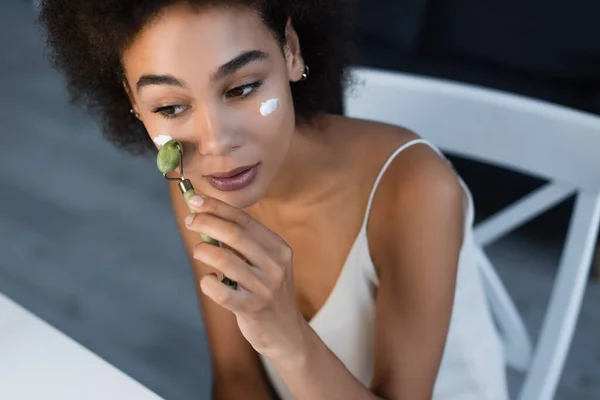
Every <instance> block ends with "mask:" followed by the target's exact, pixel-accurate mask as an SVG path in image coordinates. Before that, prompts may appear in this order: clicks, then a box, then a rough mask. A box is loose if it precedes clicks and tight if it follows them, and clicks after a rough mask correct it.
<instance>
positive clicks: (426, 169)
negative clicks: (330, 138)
mask: <svg viewBox="0 0 600 400" xmlns="http://www.w3.org/2000/svg"><path fill="white" fill-rule="evenodd" d="M339 126H340V127H339V128H338V129H337V131H338V132H340V133H338V134H339V135H340V136H343V137H344V140H349V142H350V143H351V144H350V146H352V147H355V148H357V149H360V151H357V152H354V153H353V154H360V156H361V160H360V161H361V162H362V163H364V164H366V165H367V166H369V167H370V168H367V169H366V171H367V174H368V175H369V177H367V179H371V180H373V179H374V178H375V177H374V176H373V174H375V176H376V175H377V174H378V173H379V171H380V170H381V168H382V167H383V164H384V163H385V162H386V160H387V159H388V158H389V157H390V156H391V155H392V153H393V152H394V151H395V150H397V149H398V148H400V147H402V146H403V145H405V144H409V143H410V142H412V141H415V140H418V139H421V137H420V136H419V135H418V134H416V133H415V132H412V131H411V130H409V129H406V128H403V127H399V126H395V125H390V124H385V123H379V122H374V121H367V120H360V119H352V118H343V119H341V122H340V125H339ZM416 189H418V190H419V193H424V192H423V191H433V192H432V193H428V194H441V193H438V192H447V195H449V196H454V195H456V194H457V193H458V194H461V195H462V188H461V186H460V182H459V179H458V176H457V174H456V172H455V170H454V168H453V167H452V165H451V164H449V163H448V162H447V161H446V159H445V158H443V157H441V156H440V155H439V154H438V153H437V152H436V151H435V150H434V149H433V148H431V147H430V146H428V145H427V144H425V143H415V144H413V145H410V146H408V147H407V148H405V149H404V150H403V151H402V152H401V153H400V154H398V155H397V156H396V157H395V158H394V159H393V161H392V162H391V164H390V165H389V167H388V169H387V171H386V173H385V174H384V176H383V179H382V181H381V183H380V185H379V188H378V193H381V196H379V195H378V196H377V197H378V198H381V199H385V198H388V197H390V196H391V197H393V198H396V199H397V198H398V197H399V196H400V197H402V198H406V200H407V201H410V199H414V200H416V199H415V197H414V194H415V190H416ZM442 200H443V199H442Z"/></svg>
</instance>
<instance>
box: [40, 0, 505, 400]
mask: <svg viewBox="0 0 600 400" xmlns="http://www.w3.org/2000/svg"><path fill="white" fill-rule="evenodd" d="M344 8H345V6H344V4H343V3H342V2H334V1H330V2H328V1H303V2H297V1H296V2H294V1H289V2H286V1H277V0H270V1H267V0H263V1H257V0H255V1H252V0H247V1H243V0H237V1H225V0H223V1H214V0H213V1H208V0H205V1H201V0H197V1H160V0H154V1H144V2H141V1H133V0H130V1H123V0H110V1H108V0H104V1H96V0H87V1H77V2H74V1H71V2H70V1H60V0H47V1H45V2H43V5H42V14H41V20H42V22H43V23H44V25H45V27H46V29H47V32H48V40H49V44H50V46H51V48H52V50H53V60H54V62H55V65H56V66H57V67H58V68H59V69H61V70H63V71H64V72H65V74H66V76H67V78H68V83H69V87H70V89H71V92H72V93H73V96H74V99H75V100H78V101H80V102H81V103H82V104H84V105H87V106H89V107H90V108H91V109H92V110H93V111H95V112H96V113H97V114H98V115H99V116H100V117H101V120H102V122H103V126H104V132H105V134H106V136H107V138H108V139H110V140H111V141H113V142H114V143H115V144H116V145H118V146H119V147H124V148H126V149H128V150H131V151H132V152H141V151H142V152H143V151H146V150H150V149H155V148H158V147H160V146H161V145H162V144H164V139H165V138H170V137H172V138H174V139H177V140H178V141H180V142H181V143H182V144H183V148H184V163H183V168H184V171H185V175H186V177H187V178H189V179H190V180H191V181H192V183H193V185H194V186H195V188H196V190H197V191H198V192H199V193H202V196H196V197H193V198H192V199H191V200H190V206H191V207H192V209H193V211H194V214H190V211H189V210H188V208H187V207H188V206H187V204H186V203H185V201H184V199H183V198H182V196H181V194H180V193H179V192H178V191H177V188H175V187H173V188H172V202H173V208H174V211H175V215H176V218H177V222H178V223H179V227H180V230H181V235H182V238H183V241H184V243H185V246H186V249H187V251H188V252H189V255H190V258H191V259H192V263H193V268H194V271H195V273H196V278H197V279H196V281H197V284H198V288H199V292H200V298H201V305H202V310H203V315H204V319H205V325H206V330H207V334H208V339H209V342H210V347H211V353H212V366H213V371H214V388H213V393H214V398H217V399H228V400H229V399H242V398H243V399H249V398H251V399H267V398H270V394H269V388H270V387H271V385H273V386H274V387H275V389H276V391H277V393H278V395H279V396H280V397H281V398H283V399H292V398H298V399H309V400H314V399H378V398H383V399H411V400H414V399H429V398H431V397H432V396H433V397H434V398H439V399H504V398H505V397H506V394H505V387H504V371H503V368H504V365H503V360H502V355H501V348H500V345H499V342H498V339H497V336H496V333H495V331H494V328H493V324H492V321H491V318H490V316H489V314H488V310H487V308H486V305H485V299H484V296H483V294H482V289H481V285H480V282H479V280H478V277H477V271H476V266H475V265H474V262H473V259H472V254H471V248H472V237H471V223H472V218H473V215H472V213H473V211H472V203H471V199H470V197H469V194H468V191H467V190H466V189H465V188H464V186H463V185H462V182H461V181H460V179H459V178H458V177H457V175H456V174H455V172H454V171H453V169H452V168H451V166H450V165H448V163H447V162H445V160H444V159H443V157H442V156H441V155H440V154H439V153H438V152H437V151H436V150H435V148H433V147H432V146H431V145H429V144H428V143H427V142H424V141H422V140H420V139H419V138H418V137H417V136H416V135H415V134H414V133H412V132H409V131H407V130H405V129H402V128H399V127H395V126H387V125H383V124H379V123H374V122H368V121H360V120H353V119H348V118H343V117H339V116H333V115H328V114H327V113H326V111H327V110H328V109H331V107H332V106H333V104H334V102H335V99H336V98H337V96H338V93H339V91H340V88H341V86H340V85H341V82H345V81H346V80H347V79H346V78H347V77H346V75H345V73H344V67H345V66H346V56H345V48H346V42H345V39H344V38H345V29H344V28H345V27H344V21H346V20H347V19H346V16H345V15H344V14H343V13H342V11H344ZM173 186H174V185H173ZM200 232H202V233H205V234H207V235H208V236H211V237H213V238H214V239H216V240H219V241H221V242H222V243H224V244H225V245H226V246H224V247H217V246H213V245H210V244H208V243H204V242H202V241H201V240H200V236H199V233H200ZM292 250H293V252H292ZM221 273H224V274H225V275H226V276H228V277H229V278H231V279H233V280H234V281H236V282H238V287H237V289H234V288H232V287H229V286H227V285H225V284H223V283H222V282H220V281H219V279H218V278H217V277H218V276H221ZM453 305H454V308H453ZM451 315H452V323H450V321H451ZM478 345H479V347H477V346H478ZM482 346H483V348H482ZM440 365H441V367H440ZM438 371H439V375H438Z"/></svg>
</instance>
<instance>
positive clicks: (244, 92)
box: [225, 81, 262, 99]
mask: <svg viewBox="0 0 600 400" xmlns="http://www.w3.org/2000/svg"><path fill="white" fill-rule="evenodd" d="M260 85H262V82H260V81H257V82H253V83H249V84H247V85H242V86H238V87H236V88H233V89H231V90H230V91H228V92H227V93H225V98H227V99H232V98H241V99H243V98H246V97H247V96H249V95H251V94H252V93H254V92H255V91H256V89H258V88H259V87H260Z"/></svg>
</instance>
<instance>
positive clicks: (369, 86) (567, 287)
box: [344, 68, 600, 400]
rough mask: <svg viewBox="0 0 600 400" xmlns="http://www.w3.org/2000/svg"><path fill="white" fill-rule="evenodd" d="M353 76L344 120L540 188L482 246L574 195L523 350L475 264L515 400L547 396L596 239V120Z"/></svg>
mask: <svg viewBox="0 0 600 400" xmlns="http://www.w3.org/2000/svg"><path fill="white" fill-rule="evenodd" d="M354 74H355V77H356V78H357V81H358V82H359V87H358V88H357V89H356V92H351V93H349V94H348V95H347V96H345V98H344V101H345V110H346V115H348V116H350V117H355V118H364V119H370V120H375V121H380V122H386V123H391V124H394V125H399V126H404V127H407V128H409V129H411V130H413V131H415V132H416V133H418V134H419V135H421V136H423V137H424V138H425V139H427V140H429V141H431V142H432V143H433V144H435V145H436V146H438V147H439V148H441V149H442V150H443V151H447V152H450V153H453V154H456V155H459V156H463V157H466V158H471V159H474V160H477V161H481V162H486V163H489V164H494V165H497V166H501V167H504V168H508V169H512V170H516V171H519V172H521V173H526V174H530V175H533V176H536V177H540V178H543V179H547V180H549V181H550V183H549V184H548V185H547V186H546V187H544V188H542V189H540V190H538V191H536V192H534V193H533V194H531V195H529V196H526V197H525V198H524V199H523V200H522V201H519V202H515V203H514V204H513V205H511V206H509V207H507V208H506V209H505V210H503V211H500V212H499V213H497V214H496V215H494V216H492V217H491V219H489V221H484V222H483V223H482V224H481V225H480V226H479V227H478V229H477V230H476V232H477V234H478V235H477V236H478V238H481V239H482V240H483V241H484V242H485V244H487V243H489V242H491V241H493V240H495V239H498V238H500V237H501V236H503V235H505V234H507V233H509V232H510V231H512V230H514V229H515V228H517V227H519V226H520V225H521V224H523V223H525V222H527V221H529V220H530V219H532V218H534V217H535V216H536V215H538V214H540V213H542V212H545V211H546V210H548V209H549V208H551V207H552V206H553V205H555V204H557V203H558V202H559V201H560V200H562V199H564V198H565V197H566V196H568V195H569V194H571V193H576V194H577V204H576V207H575V210H574V212H573V217H572V219H571V223H570V226H569V232H568V235H567V241H566V244H565V246H564V249H563V254H562V258H561V261H560V265H559V268H558V274H557V277H556V279H555V282H554V289H553V293H552V296H551V298H550V303H549V305H548V308H547V311H546V315H545V317H544V322H543V326H542V331H541V333H540V337H539V340H538V343H537V346H536V349H535V351H534V352H533V353H531V345H530V339H529V336H528V333H527V331H526V330H525V326H524V324H523V321H522V319H521V318H520V316H519V315H518V313H517V309H516V307H515V306H514V304H513V302H512V300H511V298H510V296H509V295H508V292H507V291H506V289H505V287H504V285H503V284H502V282H501V281H500V278H499V277H498V275H497V274H496V273H495V271H494V270H493V267H492V265H491V264H490V263H488V260H487V257H485V254H484V253H483V252H482V253H481V254H480V257H479V258H480V264H481V265H480V266H481V269H482V272H483V274H482V276H483V279H484V281H485V284H486V290H487V291H488V293H487V294H488V300H489V302H490V305H491V307H492V310H493V312H494V315H495V317H496V321H497V322H498V324H499V328H500V331H501V333H502V334H503V341H504V345H505V352H506V358H507V360H508V363H509V365H511V366H513V367H515V368H517V369H525V368H527V376H526V379H525V383H524V385H523V388H522V390H521V393H520V397H519V399H521V400H550V399H552V398H553V397H554V393H555V391H556V386H557V385H558V380H559V379H560V375H561V372H562V369H563V367H564V363H565V359H566V356H567V354H568V350H569V347H570V344H571V340H572V337H573V332H574V330H575V326H576V323H577V317H578V315H579V311H580V308H581V300H582V298H583V294H584V290H585V282H586V279H587V277H588V273H589V268H590V264H591V259H592V251H593V245H594V243H595V241H596V238H597V235H598V225H599V223H600V157H598V151H599V149H600V118H599V117H597V116H595V115H592V114H586V113H583V112H578V111H575V110H571V109H568V108H565V107H560V106H557V105H553V104H550V103H546V102H542V101H538V100H533V99H529V98H525V97H522V96H517V95H512V94H508V93H503V92H499V91H495V90H490V89H486V88H482V87H476V86H472V85H466V84H462V83H457V82H450V81H445V80H440V79H432V78H425V77H419V76H414V75H408V74H403V73H397V72H388V71H378V70H373V69H368V68H357V69H355V70H354ZM361 85H362V86H361ZM526 267H527V266H523V268H526ZM530 354H532V356H530Z"/></svg>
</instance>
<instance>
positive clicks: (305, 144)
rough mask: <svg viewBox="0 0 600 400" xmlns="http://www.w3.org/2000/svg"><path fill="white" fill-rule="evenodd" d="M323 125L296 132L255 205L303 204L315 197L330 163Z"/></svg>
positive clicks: (305, 127)
mask: <svg viewBox="0 0 600 400" xmlns="http://www.w3.org/2000/svg"><path fill="white" fill-rule="evenodd" d="M324 122H325V121H323V124H321V122H319V123H317V124H315V126H299V127H297V128H296V132H294V135H293V137H292V142H291V144H290V148H289V151H288V154H287V156H286V160H285V162H284V164H283V166H282V168H281V169H280V170H279V172H278V174H277V175H276V176H275V179H274V180H273V182H272V183H271V185H270V186H269V188H268V189H267V192H266V193H265V195H264V196H263V198H262V199H261V200H260V202H259V203H258V204H260V205H267V204H268V205H273V204H278V205H281V204H305V203H309V202H311V201H312V200H314V198H315V196H318V192H320V190H321V189H322V188H323V179H324V176H323V171H324V170H326V169H327V168H328V165H330V163H331V160H332V154H331V149H330V148H329V147H328V146H327V138H326V132H325V128H326V126H325V125H324Z"/></svg>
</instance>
